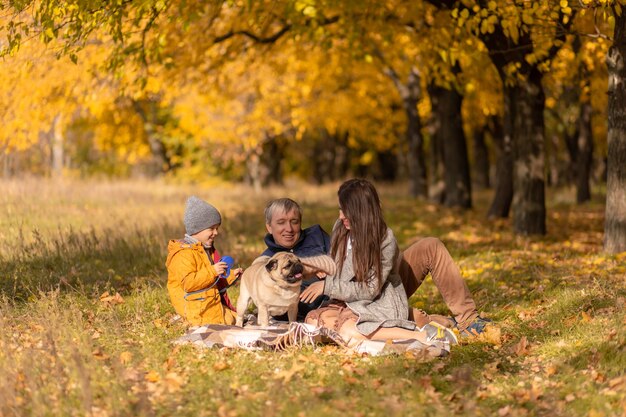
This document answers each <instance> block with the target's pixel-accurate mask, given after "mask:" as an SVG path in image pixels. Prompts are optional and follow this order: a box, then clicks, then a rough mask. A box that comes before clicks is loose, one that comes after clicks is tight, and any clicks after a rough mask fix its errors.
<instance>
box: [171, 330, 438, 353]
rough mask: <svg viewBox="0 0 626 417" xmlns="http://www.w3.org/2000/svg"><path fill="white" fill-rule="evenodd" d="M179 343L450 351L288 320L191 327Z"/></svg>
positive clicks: (275, 348)
mask: <svg viewBox="0 0 626 417" xmlns="http://www.w3.org/2000/svg"><path fill="white" fill-rule="evenodd" d="M174 343H175V344H187V343H191V344H194V345H196V346H199V347H202V348H212V347H230V348H241V349H247V350H270V351H278V350H284V349H286V348H288V347H291V346H294V347H302V346H306V345H310V346H314V345H317V344H320V343H334V344H337V345H339V346H341V347H343V348H345V349H346V350H347V351H348V352H351V353H357V354H368V355H372V356H377V355H386V354H401V353H406V352H410V353H414V354H417V355H420V356H424V357H437V356H446V355H447V354H448V353H450V345H449V344H448V343H447V342H442V341H432V342H430V343H431V344H425V343H422V342H420V341H419V340H413V339H405V340H393V341H392V340H389V341H375V340H363V341H359V342H358V343H356V344H354V343H350V344H349V343H346V342H345V341H344V340H343V339H342V338H341V336H340V335H339V334H338V333H336V332H334V331H333V330H330V329H326V328H324V327H315V326H312V325H310V324H306V323H296V322H294V323H290V324H287V323H284V324H275V325H272V326H268V327H260V326H255V325H246V326H245V327H243V328H242V327H237V326H227V325H222V324H209V325H205V326H200V327H195V328H191V329H190V330H189V332H188V333H187V334H185V335H183V336H182V337H180V338H178V339H176V340H175V341H174Z"/></svg>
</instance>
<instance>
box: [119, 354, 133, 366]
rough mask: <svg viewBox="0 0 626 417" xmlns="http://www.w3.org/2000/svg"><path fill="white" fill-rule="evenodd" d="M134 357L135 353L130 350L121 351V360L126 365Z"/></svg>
mask: <svg viewBox="0 0 626 417" xmlns="http://www.w3.org/2000/svg"><path fill="white" fill-rule="evenodd" d="M132 358H133V354H132V353H130V352H129V351H125V352H122V353H120V362H122V363H123V364H124V365H127V364H129V363H130V361H131V359H132Z"/></svg>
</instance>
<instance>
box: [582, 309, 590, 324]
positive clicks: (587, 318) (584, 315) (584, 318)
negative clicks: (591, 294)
mask: <svg viewBox="0 0 626 417" xmlns="http://www.w3.org/2000/svg"><path fill="white" fill-rule="evenodd" d="M580 315H581V317H582V319H581V320H582V321H583V322H584V323H589V322H590V321H591V316H590V315H589V313H587V312H586V311H581V312H580Z"/></svg>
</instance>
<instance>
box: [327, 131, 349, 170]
mask: <svg viewBox="0 0 626 417" xmlns="http://www.w3.org/2000/svg"><path fill="white" fill-rule="evenodd" d="M333 138H334V143H335V156H334V163H333V170H332V171H331V177H330V180H331V181H336V180H339V179H343V178H345V177H346V176H347V175H348V171H350V148H349V147H348V138H349V133H348V132H347V131H346V132H343V133H341V132H337V133H335V134H334V135H333Z"/></svg>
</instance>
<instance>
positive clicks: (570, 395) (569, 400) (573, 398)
mask: <svg viewBox="0 0 626 417" xmlns="http://www.w3.org/2000/svg"><path fill="white" fill-rule="evenodd" d="M575 399H576V396H575V395H574V394H567V396H566V397H565V401H566V402H568V403H571V402H572V401H574V400H575Z"/></svg>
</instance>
